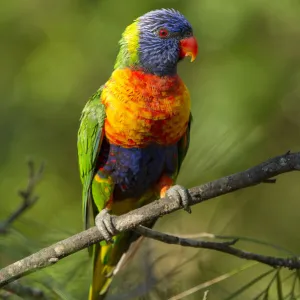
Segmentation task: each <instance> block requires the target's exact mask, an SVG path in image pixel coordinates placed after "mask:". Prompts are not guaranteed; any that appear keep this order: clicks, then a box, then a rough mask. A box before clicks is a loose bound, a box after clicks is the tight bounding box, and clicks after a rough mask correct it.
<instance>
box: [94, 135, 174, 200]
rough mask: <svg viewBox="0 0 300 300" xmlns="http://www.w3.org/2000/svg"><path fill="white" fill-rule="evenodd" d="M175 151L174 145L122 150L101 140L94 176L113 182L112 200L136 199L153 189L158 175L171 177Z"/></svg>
mask: <svg viewBox="0 0 300 300" xmlns="http://www.w3.org/2000/svg"><path fill="white" fill-rule="evenodd" d="M177 151H178V150H177V145H176V144H174V145H169V146H162V145H158V144H151V145H149V146H148V147H145V148H136V147H134V148H124V147H122V146H118V145H114V144H110V143H109V142H108V141H107V139H105V140H104V141H103V143H102V147H101V152H100V156H99V160H98V162H99V163H98V175H99V176H101V177H103V176H104V177H110V178H111V179H112V180H113V182H114V184H115V190H114V200H115V201H118V200H123V199H125V198H130V197H135V198H138V197H140V196H142V195H143V194H144V193H145V192H146V191H147V190H149V188H152V187H154V186H155V184H156V183H157V181H158V180H159V178H160V176H161V175H162V174H166V175H170V176H172V174H174V173H175V172H176V169H177V161H178V153H177Z"/></svg>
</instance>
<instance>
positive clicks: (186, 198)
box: [166, 185, 192, 214]
mask: <svg viewBox="0 0 300 300" xmlns="http://www.w3.org/2000/svg"><path fill="white" fill-rule="evenodd" d="M166 196H167V197H169V198H175V199H177V200H179V202H180V203H181V204H182V206H183V209H184V210H185V211H186V212H188V213H189V214H190V213H192V210H191V208H190V205H189V204H190V194H189V192H188V190H187V189H186V188H184V187H183V186H181V185H174V186H172V187H170V188H169V189H168V190H167V192H166Z"/></svg>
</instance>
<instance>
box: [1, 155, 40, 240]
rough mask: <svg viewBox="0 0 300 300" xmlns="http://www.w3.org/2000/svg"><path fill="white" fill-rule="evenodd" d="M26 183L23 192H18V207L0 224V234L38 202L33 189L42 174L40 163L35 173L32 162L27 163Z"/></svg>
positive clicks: (5, 231)
mask: <svg viewBox="0 0 300 300" xmlns="http://www.w3.org/2000/svg"><path fill="white" fill-rule="evenodd" d="M28 169H29V174H28V183H27V187H26V188H25V189H24V190H20V191H19V193H18V194H19V196H20V197H21V199H22V203H21V204H20V206H19V207H18V208H17V209H16V210H15V211H14V212H13V213H12V214H11V215H10V216H9V217H8V218H7V219H6V220H5V221H3V222H0V234H4V233H7V231H8V229H9V227H10V226H11V225H12V223H13V222H14V221H15V220H16V219H17V218H19V217H20V216H21V215H22V214H23V213H24V212H25V211H26V210H28V209H29V208H31V207H32V205H33V204H35V203H36V201H37V200H38V196H36V195H34V189H35V187H36V185H37V184H38V182H39V181H40V180H41V177H42V175H43V172H44V164H43V163H42V164H41V165H40V167H39V169H38V170H37V171H35V167H34V163H33V161H32V160H29V161H28Z"/></svg>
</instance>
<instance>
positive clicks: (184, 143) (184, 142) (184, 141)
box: [177, 114, 192, 175]
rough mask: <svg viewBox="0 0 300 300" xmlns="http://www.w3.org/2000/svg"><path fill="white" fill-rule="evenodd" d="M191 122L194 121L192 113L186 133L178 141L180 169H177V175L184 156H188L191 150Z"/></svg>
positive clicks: (179, 166)
mask: <svg viewBox="0 0 300 300" xmlns="http://www.w3.org/2000/svg"><path fill="white" fill-rule="evenodd" d="M191 123H192V114H191V115H190V120H189V124H188V127H187V130H186V132H185V135H184V136H183V137H182V138H181V140H180V141H179V142H178V169H177V175H178V174H179V171H180V168H181V165H182V162H183V160H184V158H185V157H186V154H187V152H188V150H189V146H190V131H191Z"/></svg>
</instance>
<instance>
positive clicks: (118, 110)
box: [101, 69, 190, 148]
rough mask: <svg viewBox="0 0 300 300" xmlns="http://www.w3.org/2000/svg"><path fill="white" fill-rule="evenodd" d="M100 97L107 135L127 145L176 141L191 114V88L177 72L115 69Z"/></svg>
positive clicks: (139, 145) (136, 145) (118, 142)
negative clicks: (171, 73)
mask: <svg viewBox="0 0 300 300" xmlns="http://www.w3.org/2000/svg"><path fill="white" fill-rule="evenodd" d="M101 101H102V102H103V104H104V105H105V107H106V120H105V125H104V128H105V135H106V137H107V139H108V140H109V141H110V142H111V143H113V144H116V145H120V146H123V147H128V148H129V147H145V146H147V145H148V144H150V143H158V144H162V145H170V144H174V143H176V142H177V141H178V140H179V139H180V138H181V137H182V136H183V135H184V134H185V131H186V129H187V125H188V121H189V118H190V96H189V92H188V90H187V88H186V86H185V85H184V83H183V81H182V80H181V79H180V78H179V76H178V75H175V76H165V77H159V76H156V75H152V74H145V73H143V72H141V71H132V70H129V69H120V70H115V71H114V72H113V74H112V76H111V78H110V79H109V80H108V81H107V83H106V84H105V86H104V88H103V91H102V95H101Z"/></svg>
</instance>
